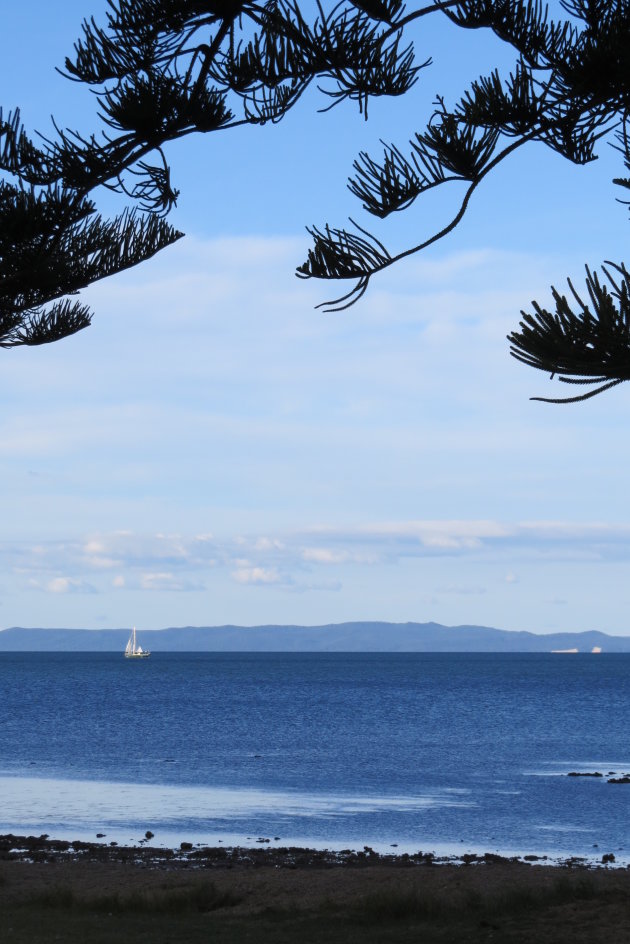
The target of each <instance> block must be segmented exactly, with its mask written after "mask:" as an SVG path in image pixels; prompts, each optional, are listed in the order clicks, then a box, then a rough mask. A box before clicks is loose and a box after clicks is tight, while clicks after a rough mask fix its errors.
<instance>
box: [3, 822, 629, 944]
mask: <svg viewBox="0 0 630 944" xmlns="http://www.w3.org/2000/svg"><path fill="white" fill-rule="evenodd" d="M202 879H203V880H204V881H211V883H212V887H213V889H214V892H213V894H216V895H217V896H218V898H217V900H223V899H225V901H227V902H229V907H222V906H219V905H217V906H216V910H214V911H213V913H212V917H211V919H209V920H212V922H213V925H212V926H213V936H214V939H216V940H217V941H223V940H225V941H232V940H240V939H242V937H243V934H244V935H245V938H247V936H248V933H249V932H251V931H252V929H255V933H254V935H253V938H252V939H253V940H259V941H272V942H275V941H284V940H285V937H284V936H283V934H284V931H283V927H284V925H283V923H282V922H283V921H284V922H285V923H286V922H292V923H291V929H292V930H291V934H290V935H289V934H288V930H287V935H288V937H287V938H286V939H287V940H288V939H290V938H291V937H293V938H294V939H301V940H304V941H319V940H320V939H321V940H322V941H324V940H326V941H329V940H333V941H334V940H337V938H336V937H335V936H334V934H333V932H332V931H331V930H330V928H329V926H328V924H327V922H328V921H329V920H332V919H331V917H330V916H331V915H332V916H335V917H334V922H335V923H334V925H331V927H334V928H343V927H346V931H347V933H345V932H344V933H345V937H344V936H343V935H342V936H341V937H340V938H339V940H353V941H354V940H357V941H359V940H361V941H366V942H371V941H401V942H402V941H405V942H406V941H407V940H410V941H411V940H420V939H421V940H422V941H426V942H433V941H435V942H442V941H471V942H473V941H474V942H476V941H486V940H494V941H510V942H511V941H514V942H517V941H518V942H521V941H523V942H524V941H526V940H527V941H529V940H531V939H532V937H536V939H537V944H551V942H553V944H558V942H564V941H567V942H568V941H571V942H572V944H576V942H578V944H581V942H584V944H587V942H588V944H593V942H599V941H602V942H603V941H610V940H611V939H612V938H617V940H622V941H623V940H630V869H624V868H614V867H610V865H608V864H606V865H602V866H600V867H597V868H595V867H592V866H591V867H589V866H587V865H585V864H584V863H581V862H580V861H578V860H568V861H567V862H565V863H564V864H563V865H560V866H557V865H555V866H551V865H548V864H544V863H541V861H540V860H539V861H530V862H525V861H523V860H516V859H505V858H502V857H500V856H496V855H489V854H487V855H486V856H481V857H476V856H467V857H465V860H464V862H463V863H462V864H455V863H454V862H453V861H449V860H446V859H436V857H435V856H433V855H432V854H431V853H426V854H425V853H418V854H416V855H414V856H409V855H401V856H394V855H379V854H377V853H374V852H372V851H371V850H369V849H367V848H366V849H365V850H364V851H362V852H352V851H350V850H347V851H345V852H329V851H318V850H308V849H291V848H287V849H269V848H260V847H257V848H253V849H244V848H232V849H230V848H218V849H216V848H215V849H211V848H196V847H194V848H184V849H177V850H174V849H170V850H169V849H161V848H151V847H150V845H149V844H148V842H147V844H146V845H143V846H140V847H122V846H116V845H102V844H97V843H87V842H74V843H70V842H63V841H59V840H50V839H48V838H47V837H23V836H22V837H19V836H3V837H0V909H1V910H0V914H1V913H6V914H8V915H13V917H12V918H11V922H12V925H14V926H15V928H18V930H19V927H21V925H19V922H18V920H17V918H18V917H19V915H21V914H24V913H26V912H27V911H28V912H29V913H33V909H35V911H36V910H37V908H43V907H44V905H45V907H46V908H48V909H50V908H51V907H52V906H53V905H55V901H54V898H55V896H56V895H61V894H62V893H61V892H60V889H61V890H62V891H63V894H65V895H66V896H67V898H68V906H67V910H66V912H63V913H64V915H65V917H64V926H65V927H67V928H69V929H70V930H69V931H68V935H69V936H67V937H65V936H64V935H61V936H59V935H52V932H51V931H50V927H49V924H50V922H48V921H47V920H46V919H45V916H44V918H43V919H42V921H41V922H40V923H39V924H38V925H37V927H38V928H39V927H41V929H42V930H41V932H38V933H41V936H39V937H38V936H37V935H36V936H35V937H33V933H34V932H33V930H32V928H31V929H30V930H28V929H26V930H24V935H23V936H22V937H20V935H19V933H16V932H15V930H14V929H13V927H12V928H11V932H12V939H13V940H15V941H19V942H21V941H22V940H28V939H29V937H30V939H32V940H33V941H42V942H43V941H48V940H64V941H65V940H68V941H73V940H75V938H74V937H72V934H71V933H70V931H71V921H70V917H69V916H71V911H72V907H75V906H76V905H77V903H78V904H79V905H81V907H82V908H83V910H82V911H81V912H80V913H81V915H83V917H82V918H81V920H83V921H84V925H82V927H84V926H85V920H87V918H86V917H85V915H86V914H88V913H89V910H90V907H93V908H94V909H96V907H97V903H98V902H99V901H102V900H103V896H110V898H112V900H113V899H114V898H115V897H116V896H118V897H119V898H121V896H123V897H122V899H121V900H123V899H124V900H128V901H131V897H130V896H133V895H134V894H136V895H139V894H142V895H145V896H146V895H147V894H149V893H151V892H155V891H159V894H161V895H164V894H167V893H172V892H177V891H178V890H180V891H183V890H185V889H187V888H190V887H191V885H194V883H197V884H198V883H199V881H200V880H202ZM221 896H223V899H222V898H221ZM379 902H380V905H379ZM42 903H43V904H42ZM90 903H91V905H90ZM83 906H85V907H83ZM20 909H22V910H21V911H20ZM76 910H77V909H76V907H75V911H76ZM101 910H102V909H101ZM42 913H43V912H42ZM48 913H49V912H46V914H48ZM59 913H60V912H59V911H58V910H57V911H54V912H53V914H59ZM270 915H273V916H274V917H273V922H275V923H274V924H273V927H270V926H269V927H268V924H269V921H271V920H272V919H271V918H270ZM362 915H363V916H365V915H367V916H368V918H369V920H367V923H366V921H365V920H364V918H362ZM16 916H17V917H16ZM283 916H284V917H283ZM314 916H316V917H317V920H316V921H315V919H314ZM109 917H111V914H110V915H109ZM197 918H198V916H197ZM73 920H74V918H73ZM77 920H78V919H77ZM95 920H96V919H95ZM147 920H148V919H147ZM178 920H179V921H180V925H178V926H181V928H182V930H183V928H184V925H183V924H181V922H182V921H183V920H184V919H183V918H181V917H180V918H179V919H178ZM190 920H191V921H192V918H191V919H190ZM362 921H363V923H361V922H362ZM98 922H99V925H98V926H99V928H102V919H101V918H99V919H98ZM296 922H298V924H297V925H296ZM300 922H301V924H300ZM309 922H310V923H309ZM353 922H354V923H353ZM356 922H359V925H356ZM53 924H54V922H53ZM298 925H299V926H298ZM167 926H168V920H167V919H163V920H162V921H161V924H160V926H159V928H158V929H157V930H156V929H154V930H153V931H152V940H154V941H155V942H159V941H161V940H164V941H165V942H166V941H171V940H172V939H173V938H172V932H170V935H171V936H168V935H167V934H166V930H164V929H165V928H167ZM420 926H421V930H422V934H421V936H420V937H418V935H417V933H416V932H415V931H414V928H415V929H416V931H417V928H418V927H420ZM25 927H26V926H25ZM357 927H359V931H358V932H357V933H356V935H355V933H354V932H355V931H356V930H357ZM327 928H328V930H326V929H327ZM230 929H231V930H230ZM162 930H164V934H165V935H166V936H165V937H163V938H161V937H160V933H161V931H162ZM285 930H286V929H285ZM49 932H50V933H49ZM232 932H233V933H234V937H231V936H230V934H232ZM324 932H325V933H324ZM377 932H378V933H377ZM81 933H86V932H85V931H83V932H81ZM102 933H103V934H104V933H105V931H102ZM117 933H118V934H120V933H122V932H120V931H118V932H117ZM126 933H128V934H134V935H136V937H137V939H138V940H141V939H142V940H143V939H144V938H142V936H141V935H140V936H138V935H139V932H138V931H137V930H136V931H131V930H128V931H127V932H126ZM320 933H321V937H320V936H319V935H320ZM340 933H341V932H340ZM414 933H416V936H415V937H414V936H413V935H414ZM206 934H207V930H206ZM331 934H332V937H331ZM222 935H223V936H222ZM408 935H410V936H408ZM136 937H134V940H135V939H136ZM76 939H77V940H78V939H80V933H79V932H78V931H77V938H76ZM179 939H180V938H177V940H179ZM197 939H199V940H203V939H204V938H203V937H200V938H196V937H195V936H194V928H193V929H192V930H190V931H186V935H185V936H182V937H181V940H182V941H183V940H191V941H196V940H197ZM98 940H103V941H109V940H112V941H113V940H114V937H112V938H109V937H102V938H99V939H98Z"/></svg>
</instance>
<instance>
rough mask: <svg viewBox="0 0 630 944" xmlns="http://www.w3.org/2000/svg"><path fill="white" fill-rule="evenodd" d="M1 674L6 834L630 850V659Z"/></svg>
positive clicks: (93, 661)
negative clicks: (626, 778)
mask: <svg viewBox="0 0 630 944" xmlns="http://www.w3.org/2000/svg"><path fill="white" fill-rule="evenodd" d="M0 679H1V694H2V705H3V708H2V717H1V721H2V723H1V724H0V800H1V803H0V831H1V832H14V833H22V834H24V833H38V834H39V833H43V832H46V833H49V834H51V835H55V836H58V837H66V838H85V839H94V838H95V835H96V833H97V832H102V833H105V834H106V838H104V839H103V841H104V842H105V841H117V842H121V843H123V842H124V843H134V842H138V841H140V840H141V839H142V838H143V836H144V833H145V831H146V830H151V831H152V832H153V833H155V839H154V840H152V842H155V843H160V844H164V845H177V844H178V843H179V842H180V841H183V840H185V841H189V842H202V843H204V844H217V843H218V842H219V841H222V842H224V843H225V844H232V845H234V844H239V845H242V844H247V843H249V844H250V845H251V844H254V843H255V842H257V841H258V840H260V839H269V840H270V841H271V843H270V844H274V843H275V844H283V845H284V844H299V845H309V846H312V847H319V848H321V847H323V846H327V847H329V848H342V847H358V848H362V846H363V845H364V844H366V845H370V846H372V847H373V848H375V849H377V851H395V850H398V851H401V852H402V851H416V850H418V849H424V850H431V851H435V852H437V853H438V854H442V855H446V854H449V855H457V854H459V853H460V852H464V851H466V852H485V851H497V852H502V853H509V854H515V853H521V854H523V853H532V854H548V855H550V856H558V857H567V856H570V855H577V856H587V857H588V858H590V859H596V858H598V857H599V858H601V855H602V854H603V853H609V852H613V853H614V854H615V856H616V858H617V860H618V861H625V860H626V858H627V857H628V855H629V854H630V818H629V816H628V813H629V811H630V784H628V785H624V784H610V783H608V782H607V781H608V779H611V778H610V777H609V776H606V775H608V774H610V773H612V772H614V773H615V774H616V775H621V774H624V773H628V772H630V740H629V736H628V733H627V732H628V730H630V726H629V722H630V656H629V655H617V654H615V655H612V654H609V655H607V654H605V653H604V654H601V655H597V656H591V655H590V654H587V655H583V656H582V655H578V656H570V657H567V656H557V655H551V654H549V655H547V654H500V655H497V654H439V653H431V654H424V653H414V654H408V653H404V654H389V653H388V654H381V653H379V654H340V653H334V654H333V653H318V654H295V653H292V654H283V653H245V654H241V653H239V654H236V653H235V654H231V653H188V654H186V653H183V654H182V653H156V654H154V655H153V656H152V657H151V659H149V660H145V661H142V662H140V663H129V661H126V660H124V659H123V658H122V656H121V655H120V654H118V653H106V654H94V653H45V654H44V653H41V654H40V653H24V654H22V653H3V654H0ZM595 771H598V772H601V773H602V774H603V775H604V776H602V777H599V778H595V777H568V776H567V774H568V773H569V772H582V773H589V772H590V773H593V772H595ZM274 837H279V838H278V839H277V840H276V839H275V838H274ZM394 844H396V845H394Z"/></svg>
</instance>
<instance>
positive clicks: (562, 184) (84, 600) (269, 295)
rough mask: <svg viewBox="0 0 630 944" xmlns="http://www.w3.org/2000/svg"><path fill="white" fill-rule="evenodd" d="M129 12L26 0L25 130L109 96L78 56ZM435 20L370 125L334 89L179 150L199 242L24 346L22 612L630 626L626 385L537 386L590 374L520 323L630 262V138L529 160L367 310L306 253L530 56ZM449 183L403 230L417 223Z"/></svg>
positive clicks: (7, 564) (18, 433) (150, 623)
mask: <svg viewBox="0 0 630 944" xmlns="http://www.w3.org/2000/svg"><path fill="white" fill-rule="evenodd" d="M103 6H104V4H102V3H95V4H93V5H92V6H90V7H86V6H85V4H84V3H81V4H80V3H78V2H74V0H73V2H68V3H66V4H64V5H63V8H62V9H61V10H60V9H59V8H58V7H54V6H50V5H47V4H43V3H41V0H23V2H22V3H21V4H19V5H17V4H12V5H11V7H10V9H9V10H8V11H6V12H4V13H3V20H4V23H5V30H4V33H3V35H2V37H1V38H0V51H1V53H2V55H1V56H0V75H1V78H2V83H1V86H2V96H1V98H0V101H1V102H2V104H3V105H4V107H5V108H9V107H14V106H16V105H19V106H20V107H21V108H22V113H23V118H24V120H25V122H26V124H27V126H28V127H29V128H38V129H41V130H42V131H46V130H47V129H49V127H50V125H49V115H50V113H54V114H55V116H56V117H57V119H58V120H59V121H60V122H61V123H62V124H66V125H70V126H83V127H85V126H89V123H90V118H89V115H90V105H91V102H90V93H89V92H87V91H86V90H84V89H81V88H79V87H77V86H75V85H73V84H71V83H69V82H67V81H65V80H63V79H62V78H61V77H60V76H58V75H57V74H56V73H55V71H54V67H55V66H56V65H58V64H61V62H62V60H63V56H64V54H65V53H66V52H68V51H70V49H71V46H72V42H73V41H74V39H75V38H76V36H77V35H78V31H79V24H80V21H81V18H82V17H83V16H84V15H86V14H88V13H92V12H94V13H95V14H96V15H98V14H99V12H100V10H101V9H102V8H103ZM34 23H37V24H38V26H37V30H35V31H34V30H33V24H34ZM415 39H416V48H417V55H418V59H420V60H421V59H424V58H426V57H427V56H428V55H431V56H433V58H434V65H433V66H432V67H431V68H430V69H427V70H425V71H424V72H423V73H422V75H421V80H420V82H419V83H418V86H417V87H416V89H415V90H414V92H413V93H412V95H410V96H408V97H406V98H405V99H402V100H399V101H393V102H392V101H382V102H376V103H374V104H373V106H371V111H370V121H369V122H367V123H365V122H364V121H363V120H362V119H361V118H360V116H359V115H358V114H357V111H356V109H355V108H354V107H353V106H352V105H348V106H342V107H340V108H336V109H333V111H332V112H330V113H328V114H324V115H323V114H317V112H316V109H317V107H320V106H321V101H320V100H319V99H318V98H317V96H315V95H312V96H307V97H306V98H305V100H304V101H303V102H302V103H301V104H300V106H298V108H297V109H296V110H295V111H294V112H293V113H292V114H291V115H290V116H289V117H288V119H287V120H285V122H283V123H282V124H280V125H278V126H275V127H270V128H263V129H258V128H248V129H243V130H242V131H241V130H239V131H235V132H228V133H226V134H223V135H214V136H207V137H205V138H201V137H200V138H197V139H195V140H193V139H189V140H188V141H184V142H180V143H179V144H178V145H177V147H175V148H172V149H171V150H170V151H169V156H170V158H171V162H172V166H173V172H174V177H175V181H176V184H177V185H178V186H179V187H180V189H181V197H180V200H179V204H178V208H177V210H176V212H175V215H174V218H173V219H174V222H175V223H176V224H177V225H178V226H179V227H180V228H182V229H183V230H184V231H185V232H186V233H187V236H186V238H185V239H184V240H182V241H180V242H179V243H178V244H177V245H176V246H174V247H172V248H171V249H170V250H168V251H166V252H164V253H162V254H161V255H160V256H158V257H156V258H155V259H154V260H152V261H151V262H149V263H147V264H146V265H144V266H142V267H140V268H138V269H136V270H134V271H131V272H127V273H124V274H123V275H121V276H119V277H116V278H114V279H111V280H108V281H107V282H103V283H100V284H98V285H96V286H93V287H92V288H90V289H89V290H88V291H87V292H86V293H85V297H86V300H88V301H89V302H90V303H91V304H92V306H93V308H94V310H95V312H96V314H95V318H94V322H93V325H92V327H90V328H89V329H88V330H86V331H84V332H81V333H80V334H79V335H77V336H76V337H74V338H71V339H69V340H66V341H64V342H61V343H58V344H54V345H49V346H45V347H42V348H35V349H32V350H26V349H22V350H21V349H16V350H13V351H9V352H4V353H0V362H1V365H0V403H1V407H0V482H1V484H2V493H3V496H4V503H3V513H2V524H1V526H0V561H1V564H2V567H1V569H0V627H5V626H12V625H23V626H69V627H88V628H98V627H103V626H128V625H131V624H132V623H135V624H136V625H137V626H138V627H139V628H141V627H142V628H159V627H162V626H169V625H189V624H196V625H213V624H222V623H228V622H229V623H241V624H254V623H288V622H291V623H305V624H313V623H320V622H337V621H342V620H350V619H382V620H396V621H405V620H418V621H425V620H437V621H439V622H443V623H447V624H454V623H480V624H487V625H495V626H501V627H504V628H506V629H529V630H533V631H536V632H549V631H555V630H575V629H602V630H604V631H608V632H615V633H626V632H627V631H628V628H629V627H628V621H627V617H626V614H627V612H628V603H629V597H630V592H629V591H628V589H627V587H628V586H629V585H630V581H629V580H628V575H629V574H628V571H629V567H628V565H629V559H630V516H629V515H628V512H627V501H626V494H627V476H628V473H627V468H628V464H629V459H630V454H629V447H628V435H627V429H628V396H629V394H628V391H627V389H626V387H625V386H624V385H622V386H621V387H618V388H616V389H615V390H613V391H611V392H609V393H608V394H606V395H604V396H603V397H601V398H595V399H594V400H591V401H589V402H587V403H585V404H582V405H578V406H573V407H568V406H567V407H554V406H550V405H545V404H540V403H532V402H531V401H530V400H529V399H528V398H529V397H530V396H532V395H535V394H539V395H557V394H558V393H563V392H564V391H563V390H562V389H561V388H560V387H559V385H555V386H554V385H552V384H551V383H550V382H549V381H548V379H547V378H546V377H545V376H544V375H542V374H538V373H537V372H534V371H531V370H529V369H527V368H525V367H522V366H521V365H519V364H517V363H516V362H515V361H513V360H512V359H511V358H510V357H509V355H508V346H507V343H506V341H505V335H506V334H507V333H508V332H509V331H510V330H512V329H513V328H514V327H515V326H516V324H517V322H518V313H519V310H520V309H521V308H526V307H528V305H529V302H530V300H531V299H532V298H536V299H537V300H539V301H541V302H542V301H545V300H547V299H549V285H550V284H552V283H554V284H556V285H557V286H559V287H560V286H561V285H562V284H563V282H564V279H565V277H566V276H567V275H569V276H571V277H572V278H574V279H575V281H576V282H577V283H578V284H579V283H580V282H581V281H582V273H583V266H584V263H589V264H591V265H594V266H596V265H598V264H600V263H601V262H602V261H603V260H604V259H613V260H618V261H620V260H621V259H623V258H624V251H625V247H626V244H627V234H628V229H627V227H628V220H627V209H626V208H624V207H622V206H620V205H619V204H618V203H615V197H616V196H617V193H616V188H615V187H614V186H613V185H612V183H611V178H612V177H613V176H614V175H618V174H620V173H622V165H621V162H620V160H619V157H618V155H616V154H615V153H614V152H613V151H612V149H611V148H609V147H608V146H607V145H605V144H604V145H602V147H601V149H600V153H601V158H600V160H599V161H598V162H596V163H595V164H594V165H591V166H590V167H587V168H573V167H570V166H569V165H568V164H566V163H565V162H563V161H561V160H560V159H559V158H558V157H556V156H554V155H553V154H551V153H547V152H545V150H544V149H542V148H533V149H530V150H528V151H525V152H523V153H522V154H520V155H519V156H517V157H516V156H515V157H514V159H513V160H512V161H511V162H509V163H508V164H507V165H506V166H505V167H504V168H501V170H500V171H499V172H498V173H497V175H496V176H495V178H494V179H493V180H491V181H488V182H487V184H486V185H485V186H484V187H482V189H481V190H480V192H479V193H478V194H477V196H476V199H475V200H474V202H473V204H472V206H471V209H470V212H469V215H468V217H467V219H466V220H465V221H464V224H463V225H462V226H461V227H460V229H459V230H458V231H457V232H456V233H455V234H454V235H453V236H452V237H451V238H449V239H447V240H445V241H443V242H442V243H441V244H440V245H438V246H437V247H435V248H434V249H432V251H431V252H429V253H426V254H424V255H422V256H419V257H416V258H412V259H409V260H407V261H406V262H405V263H404V264H401V265H399V266H398V267H396V268H394V269H393V270H391V271H390V272H388V273H386V274H385V275H384V276H383V277H382V278H380V279H379V280H378V281H375V282H374V284H373V285H372V287H371V288H370V290H369V291H368V293H367V295H366V296H365V297H364V298H363V299H362V300H361V301H360V302H359V304H358V305H356V306H355V307H354V308H352V309H350V310H349V311H347V312H343V313H337V314H324V313H322V312H321V311H319V310H316V309H315V307H314V306H315V305H316V304H317V303H318V302H320V301H322V300H325V299H326V298H327V297H330V294H331V292H330V286H327V285H320V284H316V283H313V282H309V283H304V282H301V281H299V280H297V279H296V278H295V276H294V269H295V266H296V265H297V264H299V263H300V262H301V261H302V260H303V258H304V256H305V253H306V250H307V248H308V246H309V240H308V236H307V234H306V233H305V231H304V226H305V225H306V224H313V223H316V224H320V225H321V224H323V223H326V222H329V223H331V224H343V223H344V221H345V219H346V217H347V216H348V214H352V215H354V216H357V217H358V218H359V219H360V220H361V221H362V222H365V218H364V217H361V216H360V211H359V207H358V204H357V203H356V202H355V201H354V199H353V198H352V197H351V196H350V194H349V193H348V192H347V190H346V187H345V181H346V177H347V175H348V173H349V172H350V170H351V165H352V160H353V159H354V157H355V156H356V154H357V152H358V151H359V150H360V149H366V150H369V151H370V152H371V153H374V154H378V153H379V151H380V145H379V144H378V141H379V138H385V139H386V140H388V141H395V142H397V143H400V144H404V142H405V141H406V140H407V138H408V137H409V136H410V135H412V134H413V132H414V131H416V130H421V128H422V126H423V122H425V121H426V120H427V118H428V117H429V115H430V112H431V102H432V101H433V99H434V97H435V94H436V92H443V93H444V94H445V95H446V97H447V100H448V99H449V97H450V99H451V100H452V99H453V98H454V97H455V96H456V95H457V94H458V93H459V92H461V91H463V89H464V88H465V87H466V85H467V82H468V81H469V80H470V79H472V78H475V77H476V76H477V75H478V74H479V73H480V72H481V71H484V70H485V69H487V67H488V65H489V64H490V59H489V57H490V56H491V57H492V60H491V63H492V64H494V62H495V61H498V62H500V63H502V64H504V63H505V62H506V61H508V60H507V59H506V56H505V52H504V51H502V50H500V49H499V48H497V47H496V46H495V45H494V44H493V43H492V42H490V41H489V40H488V39H486V38H484V37H482V36H478V35H476V34H472V33H468V32H466V33H461V34H458V33H457V31H455V30H453V29H452V28H450V27H448V25H447V24H444V23H442V22H440V21H438V20H436V21H435V22H434V23H433V24H431V25H430V26H429V28H428V29H423V30H422V31H420V30H419V31H418V32H417V33H416V35H415ZM451 199H452V198H451V197H448V198H447V199H446V200H445V201H444V202H443V201H441V200H440V201H437V200H436V201H434V202H433V203H432V204H431V206H425V205H422V206H421V205H420V204H418V205H417V207H414V208H412V209H411V210H409V211H407V212H406V213H404V214H398V215H397V218H396V219H395V220H392V221H388V222H387V223H386V224H385V225H384V226H383V227H382V228H381V229H380V230H379V236H382V237H383V238H384V239H385V241H386V242H387V244H388V245H389V246H390V247H391V248H393V249H398V248H402V247H404V246H405V245H407V244H409V243H410V242H416V241H417V240H418V237H419V235H421V234H422V233H428V232H430V231H431V230H432V229H433V228H435V227H436V226H437V225H439V222H440V221H444V220H445V219H447V218H448V212H449V208H451V207H452V206H453V203H450V204H449V200H451ZM368 222H370V221H368ZM626 261H628V259H627V257H626ZM333 293H334V287H333Z"/></svg>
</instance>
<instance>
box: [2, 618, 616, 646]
mask: <svg viewBox="0 0 630 944" xmlns="http://www.w3.org/2000/svg"><path fill="white" fill-rule="evenodd" d="M138 637H139V641H140V642H141V644H142V646H143V648H145V649H150V650H151V651H152V652H551V651H553V650H565V651H566V650H569V651H571V650H576V649H577V650H579V652H591V651H592V650H593V649H598V648H599V649H601V650H602V652H630V636H627V637H626V636H608V635H607V634H606V633H600V632H596V631H592V632H583V633H553V634H550V635H542V634H539V633H529V632H511V631H506V630H504V629H492V628H490V627H488V626H441V625H440V624H439V623H330V624H328V625H326V626H182V627H177V628H170V629H154V630H142V631H141V632H139V633H138ZM128 638H129V629H23V628H21V627H19V626H14V627H11V629H5V630H2V631H0V652H112V651H113V652H116V651H118V652H122V651H123V649H124V648H125V645H126V643H127V639H128Z"/></svg>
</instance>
